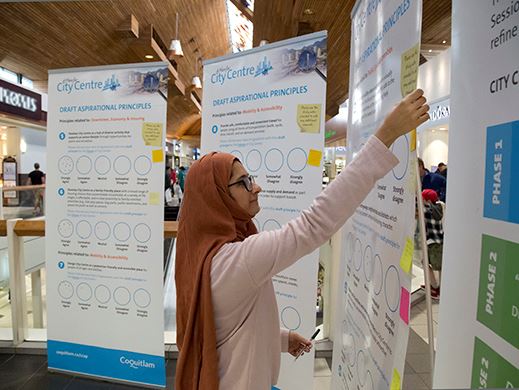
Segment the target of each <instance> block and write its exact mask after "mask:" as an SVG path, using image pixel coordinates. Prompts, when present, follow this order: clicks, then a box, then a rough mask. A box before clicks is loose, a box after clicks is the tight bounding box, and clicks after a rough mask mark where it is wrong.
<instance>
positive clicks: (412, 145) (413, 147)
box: [409, 129, 416, 152]
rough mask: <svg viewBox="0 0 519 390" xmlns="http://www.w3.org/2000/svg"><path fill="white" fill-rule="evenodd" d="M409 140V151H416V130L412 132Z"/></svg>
mask: <svg viewBox="0 0 519 390" xmlns="http://www.w3.org/2000/svg"><path fill="white" fill-rule="evenodd" d="M409 135H410V139H409V150H410V151H411V152H414V151H415V150H416V129H414V130H411V133H410V134H409Z"/></svg>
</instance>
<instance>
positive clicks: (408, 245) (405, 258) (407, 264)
mask: <svg viewBox="0 0 519 390" xmlns="http://www.w3.org/2000/svg"><path fill="white" fill-rule="evenodd" d="M413 252H414V242H413V239H412V238H411V237H407V238H406V239H405V246H404V250H403V252H402V257H401V258H400V267H401V268H402V269H403V270H404V272H407V273H409V272H410V271H411V265H412V264H413Z"/></svg>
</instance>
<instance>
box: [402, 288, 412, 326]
mask: <svg viewBox="0 0 519 390" xmlns="http://www.w3.org/2000/svg"><path fill="white" fill-rule="evenodd" d="M409 303H410V294H409V291H408V290H406V289H405V288H403V287H402V288H401V291H400V318H401V319H402V321H404V322H405V323H406V324H407V325H409V307H410V305H409Z"/></svg>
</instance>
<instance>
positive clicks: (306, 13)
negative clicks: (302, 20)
mask: <svg viewBox="0 0 519 390" xmlns="http://www.w3.org/2000/svg"><path fill="white" fill-rule="evenodd" d="M313 14H315V11H314V10H313V9H311V8H307V9H305V10H304V11H303V15H313Z"/></svg>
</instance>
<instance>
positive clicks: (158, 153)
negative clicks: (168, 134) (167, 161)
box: [151, 149, 164, 163]
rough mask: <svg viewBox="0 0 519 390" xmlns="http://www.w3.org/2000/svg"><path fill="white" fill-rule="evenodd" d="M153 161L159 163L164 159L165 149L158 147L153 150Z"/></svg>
mask: <svg viewBox="0 0 519 390" xmlns="http://www.w3.org/2000/svg"><path fill="white" fill-rule="evenodd" d="M151 161H153V162H154V163H159V162H162V161H164V151H163V150H162V149H156V150H152V151H151Z"/></svg>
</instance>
